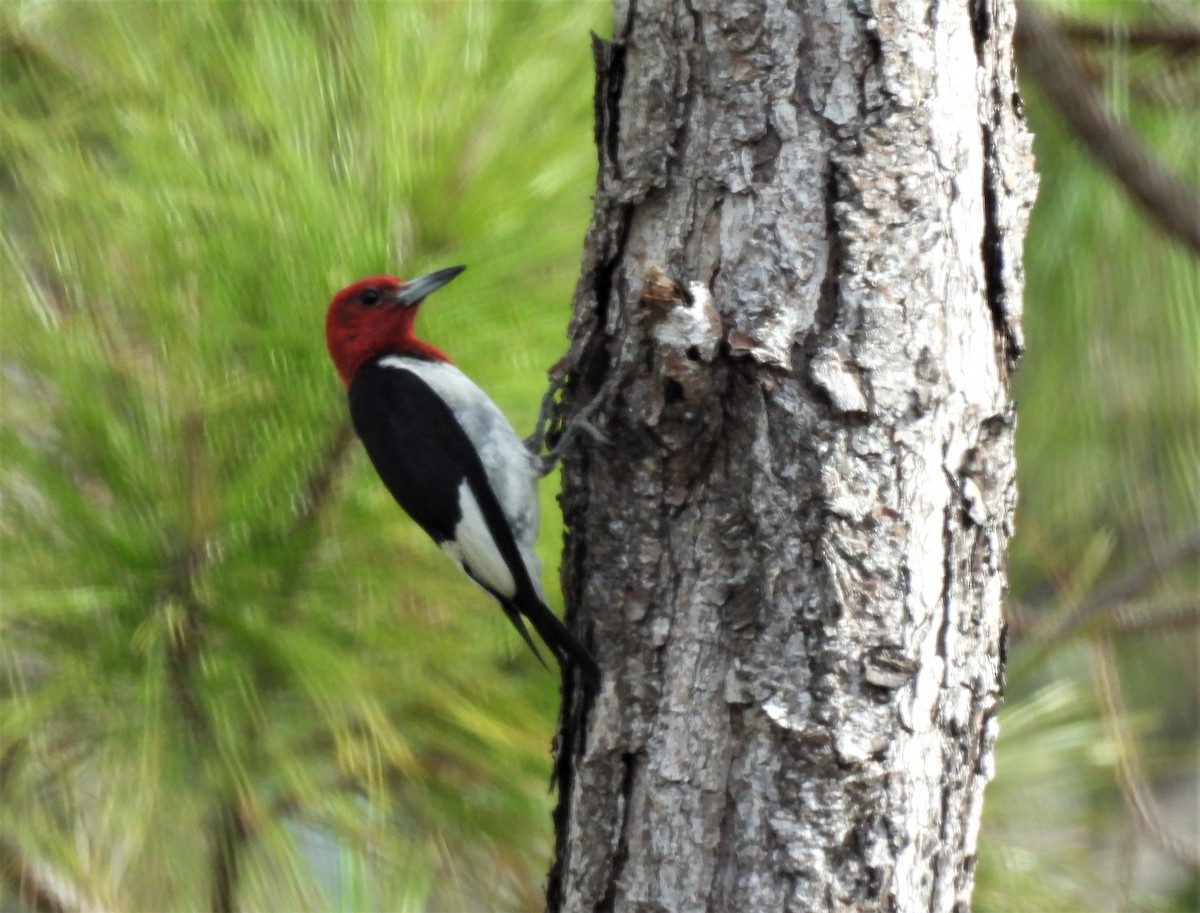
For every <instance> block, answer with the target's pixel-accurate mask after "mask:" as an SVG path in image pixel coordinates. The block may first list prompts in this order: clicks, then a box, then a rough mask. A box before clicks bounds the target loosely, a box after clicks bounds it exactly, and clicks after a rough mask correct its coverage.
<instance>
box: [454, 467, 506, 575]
mask: <svg viewBox="0 0 1200 913" xmlns="http://www.w3.org/2000/svg"><path fill="white" fill-rule="evenodd" d="M458 508H459V510H460V511H461V512H462V519H461V520H459V521H458V526H456V527H454V538H453V539H449V540H447V541H446V542H443V543H442V550H443V551H445V553H446V554H447V555H449V556H450V558H451V560H453V561H454V563H455V564H457V565H458V566H459V568H460V569H462V570H464V571H467V572H468V575H469V576H470V577H472V578H473V579H474V580H475V581H476V582H477V583H481V584H483V585H484V586H485V587H487V588H488V589H490V590H492V591H494V592H496V593H499V594H500V595H501V596H507V597H509V598H511V597H513V596H515V595H516V594H517V584H516V581H515V580H513V575H512V571H510V570H509V569H508V565H507V564H506V563H505V561H504V556H503V555H501V554H500V549H498V548H497V547H496V540H495V539H493V538H492V534H491V533H490V532H489V531H488V528H487V521H486V520H484V518H483V511H482V510H480V509H479V502H478V501H477V500H475V495H474V493H472V491H471V485H470V483H469V482H467V480H466V479H463V483H462V485H460V486H459V489H458Z"/></svg>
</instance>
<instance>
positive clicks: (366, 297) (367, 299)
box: [358, 288, 382, 307]
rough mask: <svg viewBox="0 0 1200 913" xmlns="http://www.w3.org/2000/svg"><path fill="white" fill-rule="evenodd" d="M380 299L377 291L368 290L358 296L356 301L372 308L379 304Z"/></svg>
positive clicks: (374, 289) (373, 289)
mask: <svg viewBox="0 0 1200 913" xmlns="http://www.w3.org/2000/svg"><path fill="white" fill-rule="evenodd" d="M381 297H382V296H381V295H380V294H379V289H377V288H369V289H367V290H366V291H365V292H363V293H362V294H361V295H359V296H358V300H359V301H361V302H362V303H363V304H365V305H366V306H367V307H374V306H375V305H377V304H379V299H380V298H381Z"/></svg>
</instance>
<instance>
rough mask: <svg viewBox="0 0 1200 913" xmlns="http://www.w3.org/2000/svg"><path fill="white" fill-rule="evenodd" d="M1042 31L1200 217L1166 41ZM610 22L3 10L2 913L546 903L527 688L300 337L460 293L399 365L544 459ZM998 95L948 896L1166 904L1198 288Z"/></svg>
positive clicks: (108, 7)
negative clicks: (476, 406)
mask: <svg viewBox="0 0 1200 913" xmlns="http://www.w3.org/2000/svg"><path fill="white" fill-rule="evenodd" d="M1040 8H1041V9H1042V10H1043V12H1045V13H1046V14H1047V18H1048V19H1049V21H1050V22H1051V24H1052V25H1057V27H1058V28H1059V29H1061V33H1062V35H1063V36H1064V38H1065V40H1066V41H1068V42H1069V44H1070V47H1071V48H1072V53H1073V54H1074V55H1075V57H1076V58H1077V59H1078V61H1079V63H1080V65H1081V66H1082V70H1083V72H1084V74H1085V76H1086V80H1087V85H1088V87H1089V91H1093V92H1095V93H1098V95H1099V97H1100V98H1101V99H1102V100H1103V101H1104V103H1105V104H1106V105H1108V106H1109V107H1110V108H1111V109H1112V110H1113V111H1114V112H1115V113H1116V114H1118V115H1119V117H1120V118H1122V119H1123V120H1124V121H1125V122H1126V123H1127V125H1128V127H1129V129H1130V130H1131V131H1133V132H1136V134H1137V135H1140V136H1141V137H1142V139H1143V140H1144V141H1145V143H1146V144H1147V146H1148V147H1149V149H1150V150H1151V151H1152V154H1153V155H1154V156H1155V157H1157V158H1158V159H1159V160H1160V161H1161V162H1162V163H1164V164H1165V165H1167V166H1168V167H1169V168H1170V169H1171V170H1173V171H1174V172H1176V173H1177V174H1178V175H1180V176H1181V177H1182V178H1183V179H1184V180H1185V182H1186V183H1188V184H1190V185H1191V187H1192V188H1196V187H1198V186H1200V156H1197V154H1196V147H1197V145H1198V142H1197V141H1198V140H1200V113H1198V112H1200V11H1198V10H1197V8H1196V7H1194V6H1191V5H1188V4H1185V3H1182V2H1174V0H1145V2H1118V0H1112V2H1109V0H1092V2H1080V3H1073V4H1067V3H1056V4H1050V5H1048V4H1042V5H1041V6H1040ZM610 23H611V7H610V6H609V4H608V3H607V2H598V0H593V2H586V3H579V2H551V0H544V2H529V0H506V2H482V0H480V2H393V3H336V4H335V3H320V2H308V3H273V2H256V3H170V4H168V3H130V2H123V0H115V2H106V3H99V2H95V3H80V2H64V0H4V2H3V5H0V295H2V298H0V304H2V310H0V383H2V386H0V408H2V416H3V428H2V431H0V457H2V459H0V545H2V552H0V909H5V910H23V909H43V910H83V909H100V908H103V909H108V908H112V909H129V910H185V909H199V908H202V907H204V906H206V905H207V906H209V907H211V908H213V909H232V908H234V907H237V908H243V909H276V910H283V909H321V910H335V909H336V910H362V909H387V910H393V911H401V910H495V911H503V910H512V911H518V910H521V911H523V910H538V909H541V908H542V894H541V891H542V883H543V879H544V874H545V871H546V867H547V863H548V858H549V852H550V848H551V837H552V833H551V822H550V818H549V810H550V803H551V796H550V794H549V792H548V785H549V763H550V742H551V738H552V735H553V731H554V715H555V711H556V706H557V697H558V695H557V689H556V680H555V677H554V676H553V675H551V674H550V673H549V672H547V671H546V670H544V669H542V668H541V667H540V666H538V665H537V663H536V662H534V661H532V660H531V658H530V657H529V656H528V655H527V652H526V651H525V649H524V646H523V645H522V644H521V643H520V642H519V640H518V639H517V638H515V637H513V636H512V631H511V629H510V628H509V627H508V623H507V621H506V620H505V619H504V618H503V616H502V614H501V613H499V612H497V611H495V608H494V605H492V604H490V603H489V601H488V599H487V598H486V597H485V596H483V595H482V594H481V593H479V592H478V591H476V590H475V589H474V588H472V587H471V586H470V585H468V584H466V583H462V582H460V579H459V576H458V575H457V574H453V573H447V572H446V568H447V566H446V564H445V559H444V558H443V556H442V555H441V554H440V553H439V551H438V550H437V549H436V548H435V547H433V546H432V545H430V544H429V543H428V542H427V541H426V540H425V538H424V536H423V535H422V534H421V533H419V532H414V529H413V528H412V526H411V524H410V523H409V522H408V521H407V520H406V519H405V518H404V517H403V516H402V515H401V513H400V512H399V511H398V510H397V509H396V507H395V506H394V504H393V503H392V502H391V500H390V497H389V496H388V495H387V493H386V491H385V490H384V488H383V486H381V485H379V484H378V482H377V481H376V479H375V477H374V475H373V472H372V470H371V468H370V466H369V465H368V463H367V461H366V459H365V458H364V457H363V456H362V454H361V453H360V452H359V450H358V448H357V445H356V444H353V442H352V441H351V439H350V437H349V435H348V434H347V429H346V425H345V405H344V400H343V397H342V393H341V390H340V387H339V385H338V383H337V380H336V378H335V376H334V373H333V370H332V368H331V367H330V365H329V364H328V363H327V356H326V354H325V349H324V340H323V323H322V321H323V316H324V310H325V306H326V302H327V301H328V298H329V296H330V295H331V293H332V292H333V291H334V290H336V289H337V288H338V287H340V286H341V285H344V284H345V283H347V282H349V281H351V280H353V279H355V278H358V277H359V276H362V275H366V274H370V273H376V272H396V271H400V270H403V271H404V272H405V273H407V274H408V275H415V274H417V273H419V272H423V271H425V270H428V269H433V268H436V267H440V266H445V265H450V264H455V263H467V264H468V265H469V267H470V268H469V269H468V271H467V272H466V273H465V274H464V275H463V277H462V278H460V279H458V280H457V281H456V282H455V283H454V285H453V287H452V288H451V289H449V290H448V291H447V292H445V293H444V294H445V297H444V298H441V297H439V298H438V299H431V301H430V303H429V306H428V307H426V308H425V309H424V310H423V312H422V322H423V328H424V335H426V336H427V337H428V338H429V339H431V340H433V341H434V342H435V343H437V344H439V345H441V346H442V347H444V348H446V349H448V350H450V351H451V352H452V354H453V355H454V357H455V359H456V361H457V362H458V363H459V364H460V365H461V366H462V367H463V368H464V370H466V371H467V373H468V374H471V375H472V376H474V377H475V378H476V379H477V380H478V381H479V382H480V384H481V385H482V386H483V387H484V388H485V389H487V390H488V391H489V393H491V394H492V396H493V397H494V398H495V399H496V400H497V401H498V402H499V403H500V405H501V407H502V408H504V409H505V411H506V412H507V414H508V415H509V417H510V418H511V419H512V420H513V422H514V424H515V426H516V427H517V428H518V429H519V430H522V431H524V430H526V429H531V427H532V423H533V419H534V416H535V414H536V411H537V406H538V402H539V399H540V397H541V394H542V392H543V389H544V384H545V372H546V369H547V368H548V367H549V366H550V365H551V364H552V363H553V362H554V361H555V359H556V358H557V357H558V356H559V355H560V354H561V353H562V352H563V350H564V349H565V346H566V338H565V326H566V320H567V317H568V313H569V302H570V297H571V292H572V288H573V285H574V281H575V277H576V275H577V271H578V266H579V258H580V249H581V243H582V238H583V233H584V229H585V227H586V224H587V220H588V218H589V216H590V194H591V190H592V185H593V180H594V169H595V152H594V149H593V146H592V120H591V97H592V61H591V54H590V50H589V42H588V30H589V29H593V30H595V31H597V32H599V33H601V34H609V33H610V30H611V25H610ZM1021 53H1026V49H1025V48H1024V47H1023V48H1022V51H1021ZM1024 96H1025V102H1026V111H1027V116H1028V118H1029V120H1030V124H1031V127H1032V129H1033V130H1034V131H1035V132H1036V135H1037V140H1036V152H1037V158H1038V166H1039V170H1040V172H1041V175H1042V178H1041V197H1040V201H1039V203H1038V206H1037V209H1036V211H1035V213H1034V217H1033V222H1032V225H1031V228H1030V232H1029V237H1028V241H1027V245H1026V249H1027V259H1026V264H1027V271H1028V288H1027V295H1026V316H1025V325H1026V336H1027V341H1028V350H1027V353H1026V355H1025V358H1024V361H1023V362H1022V366H1021V370H1020V372H1019V375H1018V378H1017V397H1018V400H1019V404H1020V421H1019V434H1018V449H1019V456H1020V489H1021V496H1020V512H1019V517H1018V524H1017V537H1016V539H1015V540H1014V542H1013V547H1012V560H1011V568H1010V570H1011V583H1012V586H1011V598H1010V605H1009V620H1010V639H1009V661H1010V665H1009V687H1008V699H1007V703H1006V708H1005V710H1004V713H1003V716H1002V726H1001V739H1000V746H999V750H998V758H997V764H996V766H997V775H996V779H995V782H994V783H993V785H992V786H991V788H990V790H989V793H988V798H987V803H986V810H985V822H984V827H983V831H982V835H981V839H980V849H979V867H978V875H977V877H978V891H977V899H976V908H977V909H978V910H981V911H995V913H1005V911H1018V910H1030V911H1065V910H1078V911H1098V910H1155V911H1157V910H1162V911H1191V910H1196V909H1197V908H1200V888H1198V884H1200V883H1198V881H1197V864H1198V863H1197V858H1198V856H1200V850H1198V848H1197V843H1198V842H1200V841H1198V839H1197V835H1198V834H1200V822H1198V820H1197V809H1198V806H1200V796H1198V794H1197V757H1198V753H1197V734H1198V722H1197V718H1198V713H1200V699H1198V697H1197V694H1198V676H1197V666H1198V660H1200V655H1198V654H1200V649H1198V641H1197V621H1198V620H1200V604H1198V598H1197V593H1198V591H1200V567H1198V565H1200V557H1198V556H1200V267H1198V263H1200V261H1198V259H1197V253H1196V251H1194V250H1192V249H1190V248H1189V247H1188V246H1187V244H1186V243H1185V242H1183V241H1181V240H1177V239H1175V238H1174V237H1172V236H1171V235H1170V234H1169V233H1168V232H1165V231H1163V230H1160V229H1159V228H1157V227H1156V224H1157V223H1156V221H1155V220H1154V219H1153V218H1152V217H1149V216H1148V215H1147V214H1146V212H1145V211H1144V210H1143V209H1141V208H1139V207H1138V206H1137V205H1136V204H1134V203H1131V202H1130V198H1129V195H1128V193H1127V190H1126V187H1125V185H1124V184H1123V183H1122V182H1121V181H1119V180H1116V179H1114V177H1113V176H1112V175H1110V173H1109V172H1107V171H1105V170H1103V169H1102V168H1101V167H1099V166H1098V165H1097V164H1095V162H1096V150H1095V148H1094V145H1095V144H1094V138H1093V139H1092V140H1089V138H1087V137H1084V136H1081V135H1080V133H1079V131H1078V130H1075V129H1073V128H1072V127H1070V126H1068V125H1067V123H1066V122H1065V121H1064V119H1063V116H1062V114H1061V112H1060V111H1059V110H1058V109H1056V108H1055V107H1054V102H1053V101H1052V100H1051V99H1049V98H1047V97H1045V96H1043V94H1042V93H1041V91H1040V89H1039V87H1038V85H1037V83H1036V82H1035V81H1033V80H1030V79H1026V83H1025V85H1024ZM555 488H556V486H555V484H554V480H553V479H550V480H547V482H546V483H544V484H543V489H542V496H543V520H544V526H545V528H544V530H543V534H542V539H541V548H542V555H543V560H544V563H545V564H546V566H547V568H548V572H547V575H546V583H547V585H548V586H549V587H550V588H551V589H554V588H555V586H556V582H557V581H556V574H555V569H556V567H557V555H558V551H559V541H560V533H561V529H560V527H559V521H558V511H557V507H556V505H555V503H554V492H555Z"/></svg>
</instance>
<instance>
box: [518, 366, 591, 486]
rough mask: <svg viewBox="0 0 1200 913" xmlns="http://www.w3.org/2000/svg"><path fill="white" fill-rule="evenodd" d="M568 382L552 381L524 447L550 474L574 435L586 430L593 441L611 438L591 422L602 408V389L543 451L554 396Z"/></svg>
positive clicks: (544, 474) (545, 473)
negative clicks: (535, 423)
mask: <svg viewBox="0 0 1200 913" xmlns="http://www.w3.org/2000/svg"><path fill="white" fill-rule="evenodd" d="M565 383H566V382H565V381H564V380H562V379H561V378H559V379H556V380H555V381H554V382H553V383H551V384H550V388H549V389H548V390H547V391H546V393H545V395H544V396H543V397H542V405H541V408H539V410H538V418H537V425H536V427H535V428H534V429H533V434H531V435H530V436H529V437H527V438H526V439H525V446H526V447H528V448H529V452H530V453H532V454H533V455H534V456H537V457H539V458H540V459H541V461H542V468H541V474H542V475H543V476H547V475H549V474H550V473H551V472H553V471H554V467H555V466H557V465H558V461H559V460H561V459H562V455H563V454H564V453H565V452H566V449H567V445H568V444H570V443H571V441H572V440H573V439H574V438H575V436H576V435H577V434H579V432H580V431H583V432H586V433H587V435H588V436H589V437H591V438H592V440H594V441H599V442H600V443H602V444H607V443H608V438H607V437H605V436H604V432H602V431H601V430H600V429H599V428H597V427H596V426H595V425H593V424H592V422H591V419H592V417H593V416H594V415H595V414H596V413H597V412H599V411H600V407H601V406H602V405H603V403H604V399H605V398H606V397H605V394H606V392H607V391H605V390H604V389H601V390H600V392H599V393H597V394H596V395H595V396H594V397H592V401H591V402H590V403H588V404H587V405H586V406H584V407H583V408H582V409H581V410H580V411H579V412H578V413H576V415H575V416H574V417H573V418H572V419H571V420H570V421H569V422H567V424H566V426H565V427H564V428H563V430H562V433H561V434H559V436H558V440H557V441H555V443H554V447H553V448H551V449H550V450H549V451H548V452H547V453H545V454H543V453H542V450H543V449H544V448H545V446H546V430H547V427H548V426H549V424H550V413H551V412H552V411H553V409H554V398H555V397H556V396H557V395H558V394H559V392H560V391H561V390H562V388H563V386H565Z"/></svg>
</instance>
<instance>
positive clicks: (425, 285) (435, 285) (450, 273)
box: [392, 266, 466, 307]
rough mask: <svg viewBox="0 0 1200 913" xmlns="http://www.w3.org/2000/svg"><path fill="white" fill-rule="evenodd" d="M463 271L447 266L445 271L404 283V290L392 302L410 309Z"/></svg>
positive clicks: (460, 268)
mask: <svg viewBox="0 0 1200 913" xmlns="http://www.w3.org/2000/svg"><path fill="white" fill-rule="evenodd" d="M464 269H466V267H465V266H447V267H446V268H445V269H439V270H437V271H435V272H432V273H426V274H425V275H424V276H418V277H417V278H416V279H413V280H412V281H411V282H408V283H405V286H404V288H402V289H400V291H398V292H397V293H396V296H395V298H393V299H392V300H393V301H395V302H396V304H399V305H401V306H402V307H412V306H413V305H414V304H418V303H420V302H421V301H422V300H423V299H424V298H425V297H427V296H428V295H432V294H433V293H434V292H436V291H437V290H438V289H440V288H441V287H442V286H443V285H445V284H446V283H447V282H449V281H450V280H451V279H453V278H454V277H455V276H457V275H458V274H459V273H461V272H462V271H463V270H464Z"/></svg>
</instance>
